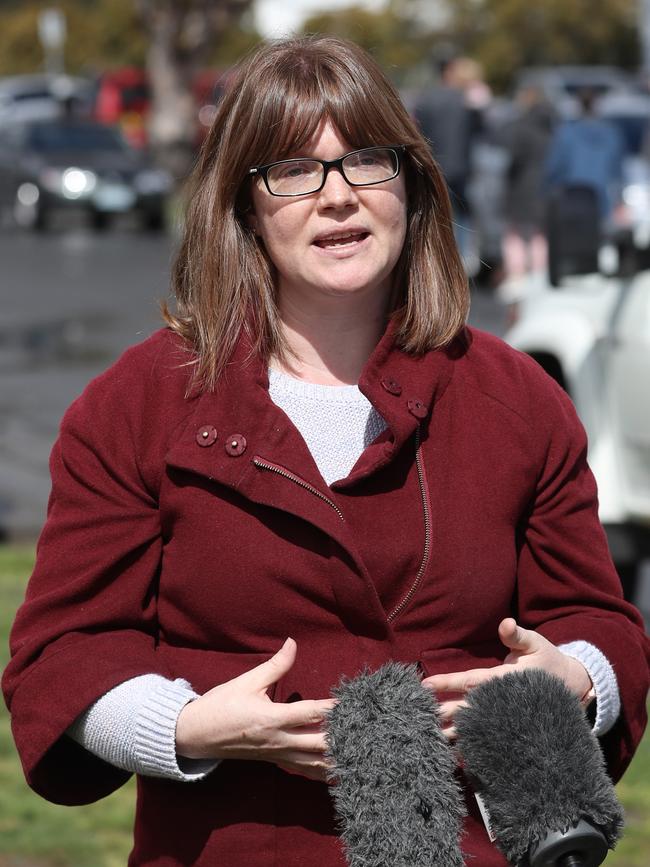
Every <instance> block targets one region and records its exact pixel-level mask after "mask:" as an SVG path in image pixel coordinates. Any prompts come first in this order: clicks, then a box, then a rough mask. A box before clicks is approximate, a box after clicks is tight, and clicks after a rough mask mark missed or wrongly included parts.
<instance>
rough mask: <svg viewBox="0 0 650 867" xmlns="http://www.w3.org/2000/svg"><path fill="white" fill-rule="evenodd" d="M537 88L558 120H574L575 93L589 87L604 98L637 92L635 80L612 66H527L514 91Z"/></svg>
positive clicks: (577, 105) (575, 110) (575, 112)
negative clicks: (613, 94) (553, 109)
mask: <svg viewBox="0 0 650 867" xmlns="http://www.w3.org/2000/svg"><path fill="white" fill-rule="evenodd" d="M525 87H537V88H539V89H540V90H541V91H542V93H543V94H544V96H545V97H546V99H547V100H548V102H549V103H550V104H551V105H552V106H553V107H554V108H555V110H556V111H557V113H558V115H559V116H560V117H566V118H569V117H575V116H576V114H577V113H578V108H579V103H578V100H577V99H576V94H577V93H578V91H580V90H584V89H585V88H589V90H591V91H593V92H594V93H595V94H596V95H597V96H599V97H603V96H605V95H609V94H612V93H617V92H627V93H629V92H632V91H634V90H636V89H637V85H636V82H635V80H634V78H633V77H632V76H631V75H629V74H628V73H627V72H625V71H624V70H622V69H619V68H618V67H615V66H588V65H584V66H529V67H525V68H524V69H522V70H521V71H520V72H519V75H518V76H517V80H516V83H515V91H518V90H520V89H522V88H525Z"/></svg>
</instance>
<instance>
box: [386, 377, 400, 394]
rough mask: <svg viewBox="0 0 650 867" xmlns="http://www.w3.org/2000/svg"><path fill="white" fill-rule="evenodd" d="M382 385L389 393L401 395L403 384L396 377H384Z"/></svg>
mask: <svg viewBox="0 0 650 867" xmlns="http://www.w3.org/2000/svg"><path fill="white" fill-rule="evenodd" d="M381 387H382V388H383V389H384V390H385V391H387V392H388V393H389V394H396V395H400V394H401V393H402V386H401V385H400V384H399V382H395V380H394V379H382V381H381Z"/></svg>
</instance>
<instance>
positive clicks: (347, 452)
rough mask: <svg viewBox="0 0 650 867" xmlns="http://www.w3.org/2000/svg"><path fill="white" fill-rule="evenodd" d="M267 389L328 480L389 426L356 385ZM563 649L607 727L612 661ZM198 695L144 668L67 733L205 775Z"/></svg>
mask: <svg viewBox="0 0 650 867" xmlns="http://www.w3.org/2000/svg"><path fill="white" fill-rule="evenodd" d="M269 394H270V396H271V399H272V400H273V402H274V403H275V404H277V406H279V407H280V408H281V409H282V410H284V412H285V413H286V414H287V415H288V416H289V418H290V419H291V421H292V422H293V424H294V425H295V426H296V427H297V428H298V430H299V431H300V433H301V434H302V437H303V439H304V440H305V442H306V443H307V446H308V447H309V450H310V452H311V454H312V456H313V458H314V461H315V462H316V465H317V466H318V469H319V470H320V473H321V475H322V476H323V479H324V480H325V482H326V483H327V484H328V485H330V484H331V483H332V482H333V481H336V480H337V479H343V478H345V477H346V476H347V475H349V473H350V470H351V469H352V467H353V466H354V464H355V463H356V462H357V460H358V458H359V457H360V455H361V453H362V452H363V450H364V449H365V448H366V446H368V445H369V444H370V443H371V442H372V441H373V440H374V439H375V438H376V437H377V436H378V435H379V434H380V433H381V432H382V431H383V430H384V428H385V427H386V422H385V421H384V419H383V418H382V417H381V415H380V414H379V413H378V412H377V410H376V409H375V408H374V407H373V406H372V404H371V403H370V402H369V401H368V400H367V398H366V397H365V396H364V395H363V394H362V393H361V392H360V391H359V388H358V387H357V386H356V385H340V386H332V385H315V384H313V383H309V382H303V381H302V380H297V379H294V378H293V377H290V376H287V375H286V374H283V373H279V372H278V371H276V370H271V371H270V372H269ZM560 650H562V651H563V652H564V653H566V654H567V655H568V656H572V657H574V658H575V659H578V660H579V661H580V662H581V663H582V664H583V665H584V666H585V668H586V669H587V671H588V673H589V676H590V677H591V680H592V682H593V684H594V689H595V693H596V698H597V704H596V720H595V723H594V733H595V734H596V735H603V734H605V733H606V732H607V731H609V729H610V728H611V727H612V726H613V725H614V723H615V722H616V720H617V718H618V714H619V712H620V698H619V692H618V684H617V681H616V675H615V674H614V671H613V669H612V667H611V665H610V664H609V662H608V660H607V659H606V658H605V657H604V656H603V654H602V653H601V652H600V651H599V650H598V649H597V648H596V647H594V646H593V645H591V644H588V643H587V642H586V641H574V642H571V643H570V644H566V645H561V646H560ZM198 697H199V696H198V695H197V693H195V692H194V690H193V689H192V687H191V686H190V684H189V683H187V681H184V680H180V679H179V680H174V681H171V680H168V679H166V678H164V677H161V676H160V675H156V674H145V675H142V676H140V677H135V678H132V679H131V680H127V681H125V682H124V683H122V684H120V685H119V686H116V687H115V688H114V689H112V690H110V691H109V692H107V693H106V694H105V695H104V696H102V697H101V698H100V699H98V700H97V701H96V702H95V703H94V704H93V705H91V707H90V708H88V710H86V711H85V713H83V714H81V715H80V716H79V717H78V719H77V720H76V721H75V722H74V723H73V725H72V726H71V727H70V728H69V729H68V734H69V735H70V737H72V738H74V739H75V740H76V741H78V743H80V744H81V745H82V746H84V747H85V748H86V749H88V750H90V752H92V753H94V754H95V755H97V756H99V757H100V758H102V759H104V760H105V761H107V762H110V763H111V764H113V765H117V766H118V767H120V768H124V769H126V770H129V771H133V772H135V773H139V774H145V775H148V776H156V777H166V778H168V779H176V780H184V781H188V782H191V781H193V780H199V779H202V778H203V777H204V776H205V775H206V774H207V773H209V772H210V771H211V770H213V769H214V768H215V767H216V766H217V765H218V764H219V762H218V761H209V760H205V761H204V760H192V759H186V758H183V757H179V756H177V754H176V744H175V732H176V721H177V719H178V715H179V714H180V712H181V710H182V709H183V707H185V705H186V704H187V703H188V702H190V701H193V700H194V699H196V698H198Z"/></svg>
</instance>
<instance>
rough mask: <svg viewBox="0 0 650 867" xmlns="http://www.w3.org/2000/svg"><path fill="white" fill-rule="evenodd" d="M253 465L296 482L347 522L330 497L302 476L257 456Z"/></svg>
mask: <svg viewBox="0 0 650 867" xmlns="http://www.w3.org/2000/svg"><path fill="white" fill-rule="evenodd" d="M253 463H254V464H255V466H256V467H259V468H260V469H262V470H269V471H270V472H272V473H277V474H278V475H279V476H282V477H283V478H285V479H289V480H290V481H292V482H295V483H296V484H297V485H300V487H301V488H304V489H305V490H306V491H309V492H310V493H312V494H314V495H315V496H316V497H318V499H319V500H322V501H323V502H324V503H327V505H328V506H331V507H332V508H333V509H334V511H335V512H336V514H337V515H338V516H339V518H340V519H341V520H342V521H345V518H344V517H343V512H342V511H341V510H340V509H339V507H338V506H337V505H336V503H335V502H334V501H333V500H330V498H329V497H326V496H325V494H323V493H321V491H319V490H318V488H315V487H314V486H313V485H310V484H309V482H306V481H305V480H304V479H301V478H300V476H296V475H295V474H294V473H291V472H289V470H286V469H285V468H284V467H279V466H277V465H276V464H271V463H269V461H265V460H264V458H261V457H259V456H258V455H255V457H254V458H253Z"/></svg>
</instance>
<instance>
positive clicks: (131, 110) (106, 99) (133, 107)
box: [93, 67, 225, 148]
mask: <svg viewBox="0 0 650 867" xmlns="http://www.w3.org/2000/svg"><path fill="white" fill-rule="evenodd" d="M224 80H225V77H224V76H223V74H222V73H221V72H220V71H215V70H211V69H205V70H202V71H201V72H199V73H197V75H196V76H195V78H194V81H193V83H192V91H193V93H194V99H195V101H196V109H197V118H196V120H197V122H196V141H195V144H196V147H197V148H198V147H200V145H201V143H202V141H203V139H204V138H205V136H206V134H207V131H208V129H209V127H210V125H211V124H212V120H213V118H214V113H215V111H216V104H217V103H218V101H219V97H220V93H221V87H222V84H223V81H224ZM150 111H151V88H150V86H149V82H148V79H147V73H146V72H145V70H144V69H138V68H136V67H123V68H121V69H115V70H112V71H109V72H104V73H102V75H100V77H99V79H98V82H97V92H96V96H95V107H94V112H93V116H94V118H95V120H97V121H99V122H100V123H106V124H115V125H117V126H119V127H120V129H121V130H122V134H123V135H124V137H125V138H126V139H127V141H128V142H129V144H131V145H132V146H133V147H137V148H144V147H146V146H147V144H148V135H147V125H148V119H149V112H150Z"/></svg>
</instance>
